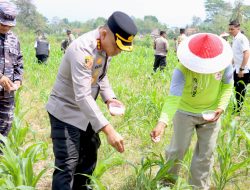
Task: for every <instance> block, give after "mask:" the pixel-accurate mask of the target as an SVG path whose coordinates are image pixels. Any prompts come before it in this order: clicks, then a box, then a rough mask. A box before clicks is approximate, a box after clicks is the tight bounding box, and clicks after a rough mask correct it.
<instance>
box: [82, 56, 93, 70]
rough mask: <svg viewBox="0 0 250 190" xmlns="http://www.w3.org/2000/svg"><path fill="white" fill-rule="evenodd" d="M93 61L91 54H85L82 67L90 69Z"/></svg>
mask: <svg viewBox="0 0 250 190" xmlns="http://www.w3.org/2000/svg"><path fill="white" fill-rule="evenodd" d="M93 63H94V59H93V57H92V56H86V57H85V63H84V67H85V68H86V69H91V68H92V66H93Z"/></svg>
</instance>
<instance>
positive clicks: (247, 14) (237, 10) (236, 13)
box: [231, 0, 250, 23]
mask: <svg viewBox="0 0 250 190" xmlns="http://www.w3.org/2000/svg"><path fill="white" fill-rule="evenodd" d="M243 2H244V0H237V1H235V3H234V9H233V14H232V17H231V20H238V21H239V22H240V23H244V22H245V21H248V19H249V18H250V6H248V5H244V3H243Z"/></svg>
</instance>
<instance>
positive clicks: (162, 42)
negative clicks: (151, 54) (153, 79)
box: [153, 31, 169, 72]
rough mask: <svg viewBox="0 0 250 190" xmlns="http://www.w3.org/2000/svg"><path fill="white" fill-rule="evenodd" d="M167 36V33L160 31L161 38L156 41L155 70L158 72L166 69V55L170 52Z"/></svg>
mask: <svg viewBox="0 0 250 190" xmlns="http://www.w3.org/2000/svg"><path fill="white" fill-rule="evenodd" d="M166 38H167V34H166V32H165V31H160V37H159V38H157V39H156V40H155V41H154V50H155V61H154V67H153V70H154V72H156V70H157V69H158V68H159V67H160V70H163V69H164V68H165V67H166V64H167V63H166V55H167V52H168V46H169V45H168V41H167V39H166Z"/></svg>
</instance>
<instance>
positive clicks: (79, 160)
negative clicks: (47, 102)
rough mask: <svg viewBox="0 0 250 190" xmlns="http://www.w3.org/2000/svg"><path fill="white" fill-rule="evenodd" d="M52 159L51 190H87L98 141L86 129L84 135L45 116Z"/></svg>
mask: <svg viewBox="0 0 250 190" xmlns="http://www.w3.org/2000/svg"><path fill="white" fill-rule="evenodd" d="M49 117H50V123H51V138H52V143H53V151H54V155H55V166H56V167H57V168H56V169H55V170H54V173H53V181H52V190H87V189H89V188H88V187H87V185H88V184H89V182H90V179H89V178H88V177H86V176H84V175H82V174H88V175H92V173H93V171H94V169H95V166H96V161H97V150H98V148H99V147H100V144H101V141H100V138H99V135H98V133H95V132H94V131H93V130H92V127H91V125H90V124H89V125H88V128H87V130H86V131H83V130H80V129H78V128H76V127H74V126H72V125H69V124H67V123H64V122H62V121H60V120H58V119H57V118H55V117H54V116H52V115H51V114H49Z"/></svg>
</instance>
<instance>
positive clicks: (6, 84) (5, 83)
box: [0, 75, 15, 93]
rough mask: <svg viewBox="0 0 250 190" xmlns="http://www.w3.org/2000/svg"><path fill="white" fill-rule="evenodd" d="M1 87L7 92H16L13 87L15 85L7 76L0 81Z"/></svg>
mask: <svg viewBox="0 0 250 190" xmlns="http://www.w3.org/2000/svg"><path fill="white" fill-rule="evenodd" d="M0 85H1V86H2V87H3V88H4V90H5V91H7V92H9V93H10V91H13V90H15V87H14V86H13V85H14V83H13V82H12V81H11V80H10V79H9V78H8V77H6V76H4V75H3V76H2V77H1V79H0Z"/></svg>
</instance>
